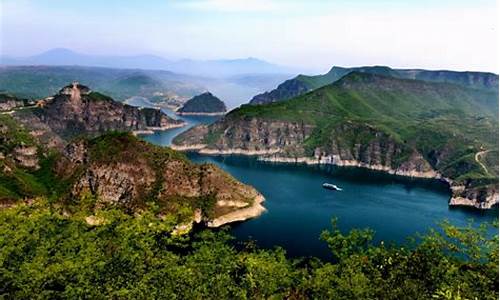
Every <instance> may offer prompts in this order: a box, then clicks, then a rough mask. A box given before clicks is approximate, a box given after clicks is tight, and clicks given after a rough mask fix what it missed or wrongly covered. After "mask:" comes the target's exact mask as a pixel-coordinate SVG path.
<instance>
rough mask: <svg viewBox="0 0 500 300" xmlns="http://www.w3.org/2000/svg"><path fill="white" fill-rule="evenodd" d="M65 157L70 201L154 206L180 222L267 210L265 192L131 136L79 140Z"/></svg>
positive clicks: (219, 221) (213, 222)
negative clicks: (264, 206)
mask: <svg viewBox="0 0 500 300" xmlns="http://www.w3.org/2000/svg"><path fill="white" fill-rule="evenodd" d="M64 157H65V159H63V160H62V161H61V162H60V163H59V164H58V167H57V169H58V170H59V171H58V173H59V176H60V177H62V178H72V181H73V184H72V185H71V191H70V197H69V198H68V199H83V198H84V197H88V195H91V196H92V197H94V198H95V199H96V202H95V203H94V205H95V207H97V208H99V207H107V206H110V205H112V206H117V207H121V208H123V209H126V210H127V211H131V212H137V211H141V210H145V209H148V207H150V206H151V205H153V206H156V207H158V208H157V213H158V215H176V216H177V218H178V222H179V223H180V224H189V223H191V222H201V221H202V222H205V223H207V224H209V225H210V226H220V225H223V224H226V223H230V222H234V221H241V220H244V219H247V218H251V217H256V216H258V215H260V214H261V213H262V212H263V211H264V208H263V207H262V206H261V202H262V201H263V197H262V195H260V194H259V193H258V192H257V191H256V190H255V189H254V188H252V187H250V186H247V185H244V184H242V183H240V182H238V181H237V180H235V179H234V178H232V177H231V176H230V175H229V174H227V173H225V172H223V171H221V170H220V169H219V168H217V167H216V166H214V165H212V164H203V165H195V164H193V163H191V162H189V161H188V160H187V159H185V158H184V157H183V156H182V155H180V154H178V153H175V152H174V151H173V150H170V149H167V148H161V147H156V146H153V145H150V144H147V143H146V142H143V141H140V140H138V139H137V138H135V137H133V136H131V135H129V134H111V135H104V136H101V137H97V138H95V139H92V140H79V141H75V142H73V143H70V144H69V145H68V146H67V147H66V148H65V151H64ZM74 174H79V175H78V176H76V177H75V175H74ZM72 201H74V200H72ZM76 201H79V200H76ZM82 201H83V200H82ZM179 211H182V213H179ZM186 228H188V227H186ZM179 231H183V230H182V228H179Z"/></svg>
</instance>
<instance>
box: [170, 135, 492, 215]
mask: <svg viewBox="0 0 500 300" xmlns="http://www.w3.org/2000/svg"><path fill="white" fill-rule="evenodd" d="M206 146H207V145H205V144H195V145H190V146H186V145H184V146H179V145H171V148H172V149H174V150H177V151H193V152H197V153H199V154H204V155H233V154H235V155H245V156H257V160H258V161H262V162H274V163H283V164H305V165H332V166H338V167H355V168H363V169H367V170H373V171H379V172H383V173H386V174H389V175H396V176H401V177H407V178H422V179H433V180H437V181H441V182H445V183H446V184H447V185H448V188H449V190H450V199H449V200H448V205H449V206H468V207H474V208H477V209H480V210H485V209H490V208H492V207H493V206H494V205H496V204H497V203H498V200H495V199H498V193H494V194H493V195H492V196H490V197H488V198H487V201H485V202H480V201H479V200H477V199H469V198H465V197H462V196H460V195H457V196H454V192H455V191H457V190H465V186H463V185H453V183H454V181H453V180H452V179H450V178H447V177H444V176H443V175H442V174H440V173H439V172H437V171H434V170H432V171H427V172H418V171H407V170H398V169H392V168H390V167H386V166H382V165H371V164H366V163H362V162H359V161H356V160H332V158H331V157H321V158H313V157H295V158H292V157H263V156H261V155H273V154H276V153H279V152H280V149H271V150H256V151H251V150H246V149H231V150H222V151H221V150H217V149H206Z"/></svg>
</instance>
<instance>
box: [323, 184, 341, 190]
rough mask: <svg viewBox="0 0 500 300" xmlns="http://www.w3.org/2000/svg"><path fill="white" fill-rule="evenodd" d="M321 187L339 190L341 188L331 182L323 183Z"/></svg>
mask: <svg viewBox="0 0 500 300" xmlns="http://www.w3.org/2000/svg"><path fill="white" fill-rule="evenodd" d="M323 187H324V188H325V189H329V190H334V191H341V190H342V188H340V187H338V186H336V185H335V184H331V183H323Z"/></svg>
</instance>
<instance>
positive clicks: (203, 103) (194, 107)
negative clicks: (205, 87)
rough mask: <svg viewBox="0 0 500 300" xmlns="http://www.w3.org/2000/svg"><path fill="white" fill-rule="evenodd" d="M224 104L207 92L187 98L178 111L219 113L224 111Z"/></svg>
mask: <svg viewBox="0 0 500 300" xmlns="http://www.w3.org/2000/svg"><path fill="white" fill-rule="evenodd" d="M226 110H227V109H226V105H225V104H224V102H222V101H221V100H220V99H219V98H217V97H215V96H214V95H212V94H211V93H209V92H206V93H203V94H201V95H198V96H195V97H193V98H191V99H189V100H188V101H187V102H186V103H185V104H184V105H183V106H182V107H181V108H180V109H179V110H178V111H177V113H180V114H220V113H225V112H226Z"/></svg>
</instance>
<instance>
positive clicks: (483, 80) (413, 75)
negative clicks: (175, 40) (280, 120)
mask: <svg viewBox="0 0 500 300" xmlns="http://www.w3.org/2000/svg"><path fill="white" fill-rule="evenodd" d="M354 71H357V72H362V73H371V74H378V75H386V76H392V77H395V78H405V79H418V80H424V81H430V82H447V83H454V84H459V85H462V86H465V87H471V88H476V89H492V90H498V75H496V74H493V73H485V72H456V71H429V70H420V69H391V68H389V67H386V66H373V67H356V68H342V67H336V66H334V67H333V68H332V69H331V70H330V71H329V72H328V73H326V74H323V75H316V76H306V75H298V76H297V77H295V78H292V79H289V80H286V81H285V82H283V83H281V84H280V85H278V87H277V88H276V89H274V90H271V91H269V92H265V93H262V94H259V95H256V96H254V97H253V98H252V100H250V103H251V104H263V103H270V102H277V101H282V100H287V99H291V98H293V97H296V96H299V95H302V94H305V93H307V92H309V91H312V90H315V89H317V88H320V87H322V86H325V85H327V84H330V83H333V82H335V81H337V80H339V79H340V78H342V77H343V76H345V75H347V74H349V73H351V72H354Z"/></svg>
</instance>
